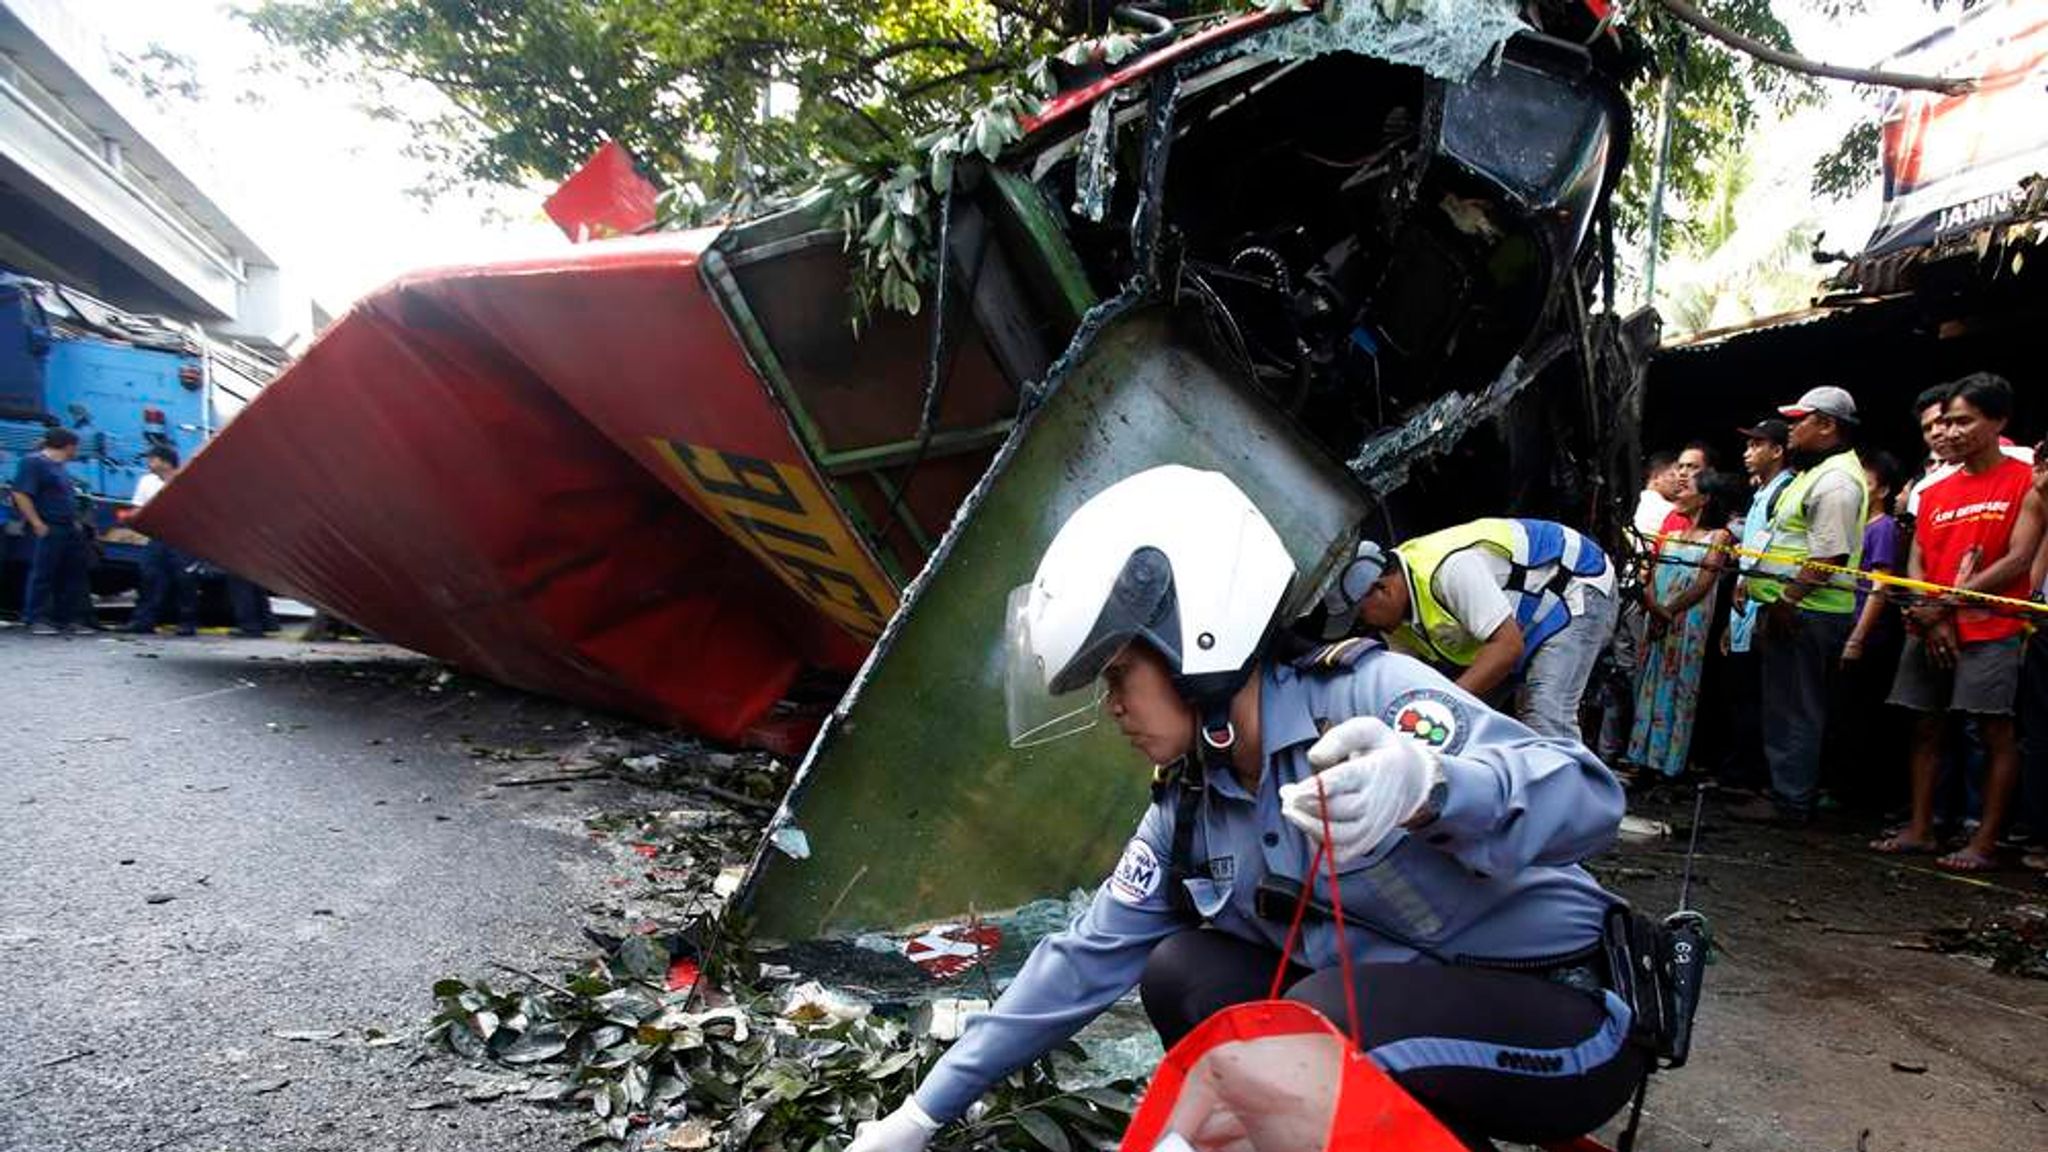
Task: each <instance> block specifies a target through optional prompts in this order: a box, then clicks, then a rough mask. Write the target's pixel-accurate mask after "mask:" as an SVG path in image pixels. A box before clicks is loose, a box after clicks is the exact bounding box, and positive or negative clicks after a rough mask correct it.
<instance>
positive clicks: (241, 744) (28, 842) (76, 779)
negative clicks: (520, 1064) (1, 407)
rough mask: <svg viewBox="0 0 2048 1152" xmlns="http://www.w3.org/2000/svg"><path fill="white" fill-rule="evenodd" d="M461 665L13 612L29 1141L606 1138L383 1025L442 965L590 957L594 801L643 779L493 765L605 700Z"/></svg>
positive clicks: (2, 939) (9, 1121) (11, 1054)
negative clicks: (483, 1094)
mask: <svg viewBox="0 0 2048 1152" xmlns="http://www.w3.org/2000/svg"><path fill="white" fill-rule="evenodd" d="M434 676H435V667H434V666H433V665H432V664H430V663H428V662H426V661H424V660H421V659H418V658H415V657H411V656H407V655H404V654H401V653H397V652H394V651H393V650H391V649H387V648H381V647H375V646H365V645H351V644H334V645H302V644H296V643H290V642H284V641H242V640H227V639H218V640H216V639H208V638H200V639H198V640H173V639H169V638H165V639H151V640H136V639H130V638H126V637H123V638H118V639H115V638H91V639H87V638H72V639H41V638H32V637H29V636H27V635H25V634H24V633H23V632H22V631H21V630H19V629H9V630H7V631H5V632H0V749H4V751H0V813H5V814H6V816H7V824H6V830H5V832H4V833H0V1148H5V1149H36V1150H60V1149H61V1150H74V1149H75V1150H79V1152H86V1150H92V1152H100V1150H105V1152H145V1150H151V1152H153V1150H158V1149H193V1150H197V1152H216V1150H219V1152H225V1150H240V1149H277V1150H296V1149H351V1150H357V1149H422V1150H426V1149H458V1148H459V1149H482V1148H504V1147H520V1148H543V1149H545V1148H562V1149H566V1148H570V1147H573V1146H574V1145H575V1144H576V1142H577V1140H578V1137H579V1136H580V1134H581V1132H582V1125H581V1123H580V1121H579V1120H578V1119H577V1118H576V1117H574V1116H570V1115H564V1114H560V1113H552V1112H548V1111H545V1110H542V1109H540V1108H537V1107H532V1106H526V1105H521V1104H517V1103H513V1102H510V1101H501V1102H498V1103H497V1104H492V1105H476V1104H467V1103H462V1102H461V1101H460V1100H459V1099H457V1097H459V1095H460V1094H459V1093H458V1092H456V1091H455V1090H453V1089H450V1088H448V1087H447V1086H445V1084H443V1083H442V1081H443V1078H444V1077H445V1075H446V1073H447V1072H448V1071H449V1070H450V1067H452V1065H450V1066H449V1067H443V1066H442V1064H443V1061H442V1060H441V1059H439V1058H435V1057H431V1056H429V1057H427V1058H425V1059H422V1058H421V1056H420V1052H421V1049H420V1048H419V1046H417V1045H415V1044H411V1043H401V1044H394V1045H388V1046H377V1045H372V1044H370V1043H368V1042H367V1041H368V1039H369V1038H370V1037H371V1036H372V1033H370V1032H369V1031H368V1030H369V1029H380V1030H382V1031H383V1032H385V1033H388V1034H390V1035H402V1034H405V1033H407V1032H408V1031H410V1030H412V1029H415V1028H417V1026H418V1025H419V1024H420V1023H421V1021H422V1020H423V1019H424V1018H425V1017H426V1016H427V1015H429V1014H430V1013H431V1011H432V1001H431V997H430V995H429V992H428V989H429V987H430V986H431V984H432V982H433V981H434V980H435V979H437V978H439V977H441V976H444V975H452V974H466V975H476V974H480V973H485V972H486V971H487V969H486V967H485V966H486V964H487V963H488V962H489V961H491V960H499V961H504V962H507V963H511V964H514V965H518V966H520V967H530V968H545V967H548V966H549V965H550V963H551V962H552V960H551V954H554V955H556V956H560V957H573V956H576V955H579V954H582V953H584V952H586V951H587V947H586V946H585V945H584V944H583V943H582V941H581V940H580V939H579V938H578V936H577V932H578V927H579V925H580V923H582V920H583V917H582V915H581V911H582V909H583V906H584V905H585V904H586V903H587V902H589V901H590V900H591V899H592V898H593V897H594V895H595V894H596V893H597V891H598V889H599V888H600V887H601V885H602V883H603V873H604V862H603V861H602V859H601V858H600V857H599V856H598V854H597V852H596V850H595V849H593V847H592V845H591V842H590V840H589V838H588V837H586V836H585V835H583V830H582V826H581V815H582V814H583V813H584V812H586V811H588V810H590V809H591V808H592V807H593V806H594V805H597V804H599V803H608V804H616V803H618V802H621V801H622V800H624V799H626V797H624V796H622V795H620V794H619V793H620V792H621V791H622V786H620V785H611V784H582V783H579V784H577V785H575V786H574V787H573V789H572V790H568V791H558V790H557V789H555V788H554V787H542V788H519V789H495V788H492V787H490V786H489V785H490V780H491V779H493V778H495V777H502V776H503V775H505V772H504V769H505V767H506V766H505V765H502V764H499V765H495V766H493V765H489V764H487V763H484V762H480V761H477V760H475V759H473V758H472V757H471V756H470V754H469V753H468V751H467V747H468V744H469V739H468V737H471V736H474V737H476V738H478V739H480V740H488V741H490V742H492V743H495V744H499V745H513V744H521V743H535V744H542V745H567V744H570V743H572V742H574V741H576V740H577V739H579V738H580V734H579V730H578V724H579V716H580V714H578V713H575V712H572V711H571V710H569V709H567V708H565V707H563V706H561V705H557V704H553V703H550V702H547V701H542V700H536V699H533V698H530V697H524V696H520V695H517V694H514V693H508V692H504V691H501V690H495V689H485V690H482V691H477V692H474V693H472V692H471V691H469V690H468V687H469V686H468V685H467V684H466V683H465V682H463V681H460V680H457V681H454V682H452V683H450V684H448V685H444V686H442V687H441V688H439V689H438V690H437V689H435V688H434V687H433V685H432V680H433V678H434ZM494 768H495V769H496V771H494V770H493V769H494ZM330 1031H331V1032H337V1033H339V1035H337V1036H335V1037H333V1038H332V1039H299V1040H294V1039H286V1038H283V1037H281V1036H280V1033H292V1032H297V1033H314V1034H318V1033H325V1032H330ZM450 1101H453V1102H452V1103H450ZM428 1104H435V1105H437V1106H435V1107H432V1108H426V1107H419V1108H418V1110H415V1108H416V1106H424V1105H428Z"/></svg>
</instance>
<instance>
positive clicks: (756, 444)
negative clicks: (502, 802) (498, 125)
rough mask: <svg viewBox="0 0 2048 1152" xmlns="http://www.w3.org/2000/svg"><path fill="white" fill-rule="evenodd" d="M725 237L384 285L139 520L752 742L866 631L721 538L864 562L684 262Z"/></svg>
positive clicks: (417, 628) (392, 620) (644, 243)
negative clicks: (807, 543)
mask: <svg viewBox="0 0 2048 1152" xmlns="http://www.w3.org/2000/svg"><path fill="white" fill-rule="evenodd" d="M715 237H716V233H715V232H695V233H683V234H665V235H657V236H650V237H643V238H637V239H633V240H625V241H614V242H607V243H602V244H592V245H585V246H581V247H578V248H576V249H573V250H570V251H567V252H564V253H563V254H561V255H559V256H555V257H550V258H547V259H541V260H532V261H526V262H518V263H506V264H495V265H489V266H484V267H474V268H457V269H450V270H445V271H440V272H434V273H426V274H421V275H418V276H412V277H408V278H406V279H403V280H400V281H398V282H396V283H394V284H392V285H390V286H389V287H386V288H384V289H383V290H381V291H379V292H377V293H376V294H374V295H373V296H371V297H369V298H368V299H366V300H364V301H363V302H362V303H361V304H359V305H357V306H356V307H355V308H354V309H353V310H352V311H351V312H350V313H349V314H348V315H347V316H345V317H344V318H342V319H341V320H339V321H338V322H336V323H335V324H334V325H333V326H332V327H331V328H330V329H329V330H328V331H327V333H326V334H325V335H323V336H322V337H321V339H320V340H319V341H318V342H317V343H316V344H315V345H314V346H313V347H312V348H311V349H310V350H309V351H308V352H307V353H306V355H305V356H304V357H303V358H302V359H301V360H300V361H299V362H298V363H297V364H295V365H293V367H292V368H291V369H290V370H289V371H287V372H286V373H285V374H284V375H283V376H281V377H280V378H279V379H278V380H277V381H276V382H275V383H273V384H272V385H271V386H270V387H269V388H267V389H266V390H265V391H264V392H263V393H262V394H261V395H260V396H259V397H258V398H257V399H256V401H255V402H254V403H252V404H251V405H250V406H249V408H248V409H247V410H246V411H245V412H244V413H243V414H242V415H241V416H240V417H239V418H238V419H236V420H235V421H234V422H233V423H232V424H230V425H229V426H228V427H227V428H226V429H224V430H223V432H222V433H221V435H220V436H218V437H217V438H216V439H215V440H214V441H213V443H212V444H211V445H209V446H208V447H207V448H205V449H204V450H203V451H201V452H200V453H199V454H198V455H197V456H196V457H195V458H194V459H193V460H192V462H191V463H190V464H189V465H188V466H187V468H186V470H185V472H184V473H183V474H182V475H181V476H180V477H179V478H178V479H177V480H176V481H175V482H174V483H172V484H171V485H169V486H168V487H167V488H166V489H165V490H164V492H163V494H162V495H161V496H159V497H158V498H157V499H156V500H155V501H153V502H151V504H150V505H149V507H148V509H147V511H146V512H145V513H144V514H143V515H142V516H141V517H140V518H138V520H137V522H136V526H137V527H138V528H139V529H140V530H142V531H144V532H147V533H148V534H150V535H152V536H160V537H162V538H163V539H165V540H168V541H170V542H171V543H173V544H175V545H177V546H178V547H180V548H184V549H188V550H190V551H192V552H195V553H197V554H199V555H202V556H205V557H207V558H208V559H211V560H213V561H215V562H216V563H219V564H221V565H223V566H225V567H228V568H230V569H233V570H235V571H237V572H240V573H242V574H243V575H246V576H248V577H250V578H252V579H254V580H257V581H259V582H261V583H263V584H265V585H266V586H268V587H270V588H272V589H273V590H275V591H277V592H280V593H283V594H287V595H291V596H295V597H298V598H300V599H303V600H306V601H308V602H310V603H314V604H317V605H319V606H321V607H322V608H325V609H328V610H330V611H332V612H334V613H336V614H337V615H340V616H342V617H344V618H346V619H348V620H350V621H353V622H355V623H356V624H359V625H361V626H362V627H364V628H367V629H369V630H371V631H372V632H374V633H376V634H378V635H379V636H382V637H384V638H386V639H389V640H392V641H395V642H397V643H400V644H403V645H405V646H407V647H409V648H413V649H416V650H418V651H421V652H425V653H428V654H430V655H433V656H436V657H439V658H441V659H444V660H448V661H450V662H451V663H454V664H457V665H460V666H462V667H464V668H467V669H470V670H472V671H475V672H477V673H480V674H482V675H485V676H488V677H490V678H492V679H495V680H499V681H502V682H504V683H507V684H512V685H515V686H518V687H521V688H525V689H528V690H531V691H535V692H541V693H546V694H550V695H557V696H563V697H566V698H569V699H572V700H578V701H582V702H585V703H588V704H594V705H598V706H600V707H604V708H607V709H614V710H619V711H624V712H630V713H635V714H638V715H640V716H644V717H647V718H649V719H654V720H658V721H663V722H668V723H675V724H680V725H682V726H684V727H687V728H689V729H691V730H693V731H696V732H700V733H703V734H706V735H709V736H712V737H715V738H718V739H721V740H739V739H742V738H744V737H745V735H746V734H747V732H748V730H749V729H750V727H752V726H753V725H755V724H756V723H757V722H758V721H760V720H761V719H762V718H763V717H764V716H766V714H767V713H768V710H769V709H770V708H771V707H772V706H773V705H774V704H775V703H776V701H777V700H779V699H780V698H781V697H782V696H783V695H784V694H785V692H786V691H787V689H788V687H789V685H790V683H791V682H792V681H793V680H794V678H795V677H796V676H797V674H798V672H799V671H800V669H801V668H803V667H804V666H807V665H808V666H812V667H822V668H835V669H841V670H845V671H851V670H852V669H853V668H855V667H856V666H857V665H858V663H859V661H860V659H861V657H862V655H863V654H864V653H865V651H866V648H867V644H866V642H865V641H864V640H863V639H862V638H860V637H858V636H856V635H854V634H853V633H851V632H849V631H848V630H847V628H846V627H845V626H844V624H843V622H835V620H834V618H833V617H832V616H831V615H829V614H828V613H827V612H825V611H823V610H821V608H820V607H819V606H818V603H816V602H814V601H811V600H807V599H805V598H803V597H802V596H800V595H798V594H797V592H795V591H793V588H794V587H796V584H795V579H796V577H794V576H792V575H791V573H790V572H788V571H785V570H779V569H776V568H774V567H773V566H771V565H770V564H767V563H764V560H763V558H762V556H761V554H760V547H761V541H762V539H764V538H768V539H771V542H772V539H773V537H772V534H767V535H765V536H756V537H751V538H749V539H748V543H747V545H746V546H742V544H740V543H738V542H736V541H735V539H734V538H733V536H731V535H728V532H732V531H734V526H735V524H740V523H741V522H742V521H747V522H753V523H763V524H769V525H770V526H771V527H779V528H781V529H782V530H783V531H784V532H785V534H786V533H789V532H795V531H796V530H797V528H798V527H801V528H803V529H804V530H805V533H806V534H807V535H808V536H811V537H813V538H815V539H818V540H827V539H828V538H829V539H830V540H831V541H836V542H837V545H836V546H837V547H839V548H840V549H841V550H842V551H846V552H847V553H848V555H847V556H846V557H845V558H844V563H845V564H846V565H847V566H849V567H852V566H857V565H859V564H860V563H862V562H863V557H862V556H861V555H859V554H856V553H855V552H854V549H855V548H856V547H857V546H856V545H855V544H854V543H853V542H852V541H851V540H850V539H849V537H851V535H852V534H851V533H850V532H849V530H847V528H846V526H845V524H844V521H843V519H842V518H841V513H840V511H839V510H838V508H837V506H836V505H833V504H832V503H831V502H830V500H829V499H827V498H826V497H825V496H824V495H823V493H826V492H829V491H830V489H829V486H827V485H825V484H824V483H822V482H821V481H820V480H819V479H818V478H817V476H816V473H815V471H814V470H813V468H812V466H811V464H810V463H809V461H808V460H807V458H806V457H805V456H804V454H803V453H802V452H801V451H800V450H799V449H798V448H797V447H796V445H795V443H794V442H793V440H792V439H791V436H790V431H789V426H788V421H787V419H786V417H785V416H784V414H783V413H782V412H781V410H780V409H779V408H778V407H777V406H776V405H775V403H774V402H773V401H772V400H771V398H770V397H769V395H768V394H767V392H766V390H765V389H764V388H763V387H762V385H761V383H760V381H759V380H758V379H757V378H756V377H755V376H754V374H753V372H752V370H751V369H750V368H749V366H748V364H747V362H746V360H745V359H744V357H743V356H742V355H741V353H740V350H739V348H738V346H737V344H736V343H735V341H734V340H733V338H732V336H731V333H730V332H729V330H728V329H727V327H726V324H725V321H724V319H723V317H722V316H721V315H720V314H719V312H718V310H717V308H716V307H715V306H714V304H713V303H712V301H711V300H710V298H709V296H708V295H707V293H706V291H705V288H704V285H703V283H702V282H701V280H700V278H699V276H698V269H697V257H698V254H699V253H701V252H702V251H703V250H704V248H705V247H706V246H708V244H709V243H710V242H711V241H712V240H713V239H715ZM750 514H753V518H752V520H750V521H749V520H748V516H749V515H750ZM778 518H779V519H778ZM783 546H785V547H786V546H787V545H783ZM865 562H866V563H869V564H871V563H872V561H871V559H868V560H866V561H865ZM764 568H766V569H767V570H768V571H767V572H764ZM770 572H772V573H774V574H775V575H776V576H780V577H783V580H781V581H778V580H777V579H774V578H771V577H770V576H769V574H768V573H770ZM797 575H798V576H800V575H802V573H798V574H797ZM891 591H893V590H891ZM891 606H892V607H893V604H892V605H891Z"/></svg>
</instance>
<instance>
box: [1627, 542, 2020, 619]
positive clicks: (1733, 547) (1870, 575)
mask: <svg viewBox="0 0 2048 1152" xmlns="http://www.w3.org/2000/svg"><path fill="white" fill-rule="evenodd" d="M1629 534H1630V535H1633V536H1636V537H1638V538H1646V539H1650V540H1654V541H1655V542H1656V543H1658V544H1662V543H1664V542H1665V541H1667V540H1668V541H1671V542H1674V543H1678V544H1690V545H1692V546H1694V547H1700V548H1705V549H1707V550H1708V551H1710V552H1725V553H1728V554H1729V555H1731V556H1739V557H1742V558H1743V559H1747V560H1761V561H1764V562H1766V563H1770V564H1783V565H1787V566H1788V567H1791V568H1794V569H1798V568H1811V569H1813V570H1814V571H1817V572H1826V573H1828V574H1830V575H1835V576H1850V577H1854V578H1855V579H1858V580H1867V581H1869V582H1870V583H1872V584H1882V585H1886V586H1888V587H1892V588H1902V589H1905V590H1907V591H1910V592H1919V593H1922V594H1924V595H1929V596H1947V597H1953V598H1956V599H1961V600H1969V601H1973V602H1975V603H1978V604H1983V605H1987V606H1995V607H1999V608H2009V609H2019V610H2021V611H2025V612H2028V613H2048V604H2037V603H2035V602H2034V601H2032V600H2017V599H2014V598H2013V597H2011V596H1994V595H1992V594H1991V593H1989V592H1977V591H1973V590H1971V589H1969V588H1958V587H1955V586H1954V585H1951V584H1936V583H1933V582H1931V581H1927V580H1915V579H1913V578H1911V577H1909V576H1897V575H1893V574H1892V573H1890V572H1877V571H1871V570H1867V569H1862V568H1850V567H1847V566H1845V565H1841V564H1825V563H1822V562H1820V561H1818V560H1808V559H1806V558H1804V557H1802V556H1797V555H1794V554H1793V553H1790V552H1759V551H1757V550H1756V549H1753V548H1744V547H1742V546H1740V545H1738V544H1709V543H1707V542H1705V541H1701V540H1687V539H1685V538H1684V537H1682V536H1672V535H1669V534H1667V533H1662V532H1660V533H1657V534H1656V535H1655V536H1652V537H1643V535H1642V533H1639V532H1636V531H1635V530H1634V529H1633V528H1631V529H1629ZM1741 575H1742V576H1743V577H1744V578H1745V579H1749V580H1769V581H1771V582H1772V583H1775V584H1797V583H1799V582H1800V581H1799V580H1798V579H1797V577H1796V576H1779V575H1776V574H1775V573H1759V572H1755V571H1745V572H1742V573H1741Z"/></svg>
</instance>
